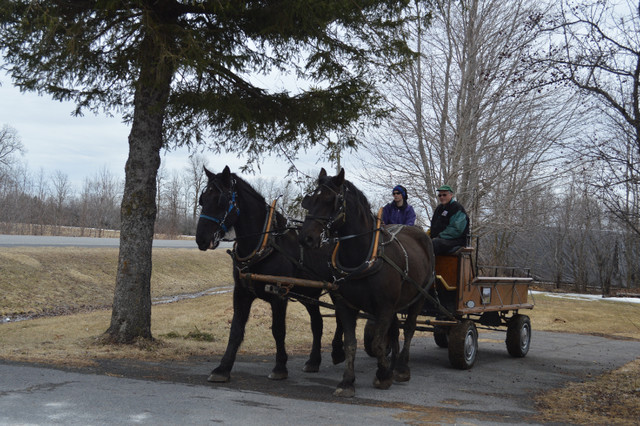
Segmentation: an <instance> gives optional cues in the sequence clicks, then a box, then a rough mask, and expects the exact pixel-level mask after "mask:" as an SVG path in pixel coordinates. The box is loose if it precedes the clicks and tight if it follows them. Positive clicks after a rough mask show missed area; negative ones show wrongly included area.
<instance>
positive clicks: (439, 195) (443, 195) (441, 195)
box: [438, 194, 449, 198]
mask: <svg viewBox="0 0 640 426" xmlns="http://www.w3.org/2000/svg"><path fill="white" fill-rule="evenodd" d="M447 195H449V194H438V198H440V197H446V196H447Z"/></svg>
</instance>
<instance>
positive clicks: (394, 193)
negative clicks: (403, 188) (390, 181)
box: [392, 191, 400, 195]
mask: <svg viewBox="0 0 640 426" xmlns="http://www.w3.org/2000/svg"><path fill="white" fill-rule="evenodd" d="M392 194H393V195H400V193H399V192H398V191H393V192H392Z"/></svg>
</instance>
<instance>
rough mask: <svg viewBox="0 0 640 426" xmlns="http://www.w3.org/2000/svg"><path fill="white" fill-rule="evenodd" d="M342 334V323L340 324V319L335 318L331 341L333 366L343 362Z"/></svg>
mask: <svg viewBox="0 0 640 426" xmlns="http://www.w3.org/2000/svg"><path fill="white" fill-rule="evenodd" d="M343 334H344V330H343V328H342V322H340V319H339V318H338V316H336V332H335V333H334V335H333V341H332V342H331V348H332V349H331V360H332V361H333V364H334V365H335V364H340V363H341V362H344V360H345V358H346V356H345V354H344V343H343V339H342V336H343Z"/></svg>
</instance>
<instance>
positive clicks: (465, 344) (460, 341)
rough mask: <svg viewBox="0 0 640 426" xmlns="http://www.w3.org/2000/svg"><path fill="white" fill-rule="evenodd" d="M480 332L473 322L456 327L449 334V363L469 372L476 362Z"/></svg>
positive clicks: (465, 321) (463, 322)
mask: <svg viewBox="0 0 640 426" xmlns="http://www.w3.org/2000/svg"><path fill="white" fill-rule="evenodd" d="M477 354H478V330H477V329H476V325H475V324H474V322H473V321H471V320H464V321H462V322H461V323H459V324H456V325H454V326H453V327H452V328H451V331H450V332H449V362H450V363H451V365H452V366H453V367H454V368H458V369H460V370H468V369H470V368H471V367H472V366H473V364H474V363H475V362H476V356H477Z"/></svg>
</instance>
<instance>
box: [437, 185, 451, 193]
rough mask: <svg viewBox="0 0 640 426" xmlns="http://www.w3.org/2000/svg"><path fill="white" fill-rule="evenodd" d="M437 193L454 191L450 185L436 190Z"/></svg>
mask: <svg viewBox="0 0 640 426" xmlns="http://www.w3.org/2000/svg"><path fill="white" fill-rule="evenodd" d="M436 191H438V192H439V191H449V192H453V189H451V187H450V186H449V185H442V186H441V187H440V188H438V189H436Z"/></svg>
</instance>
